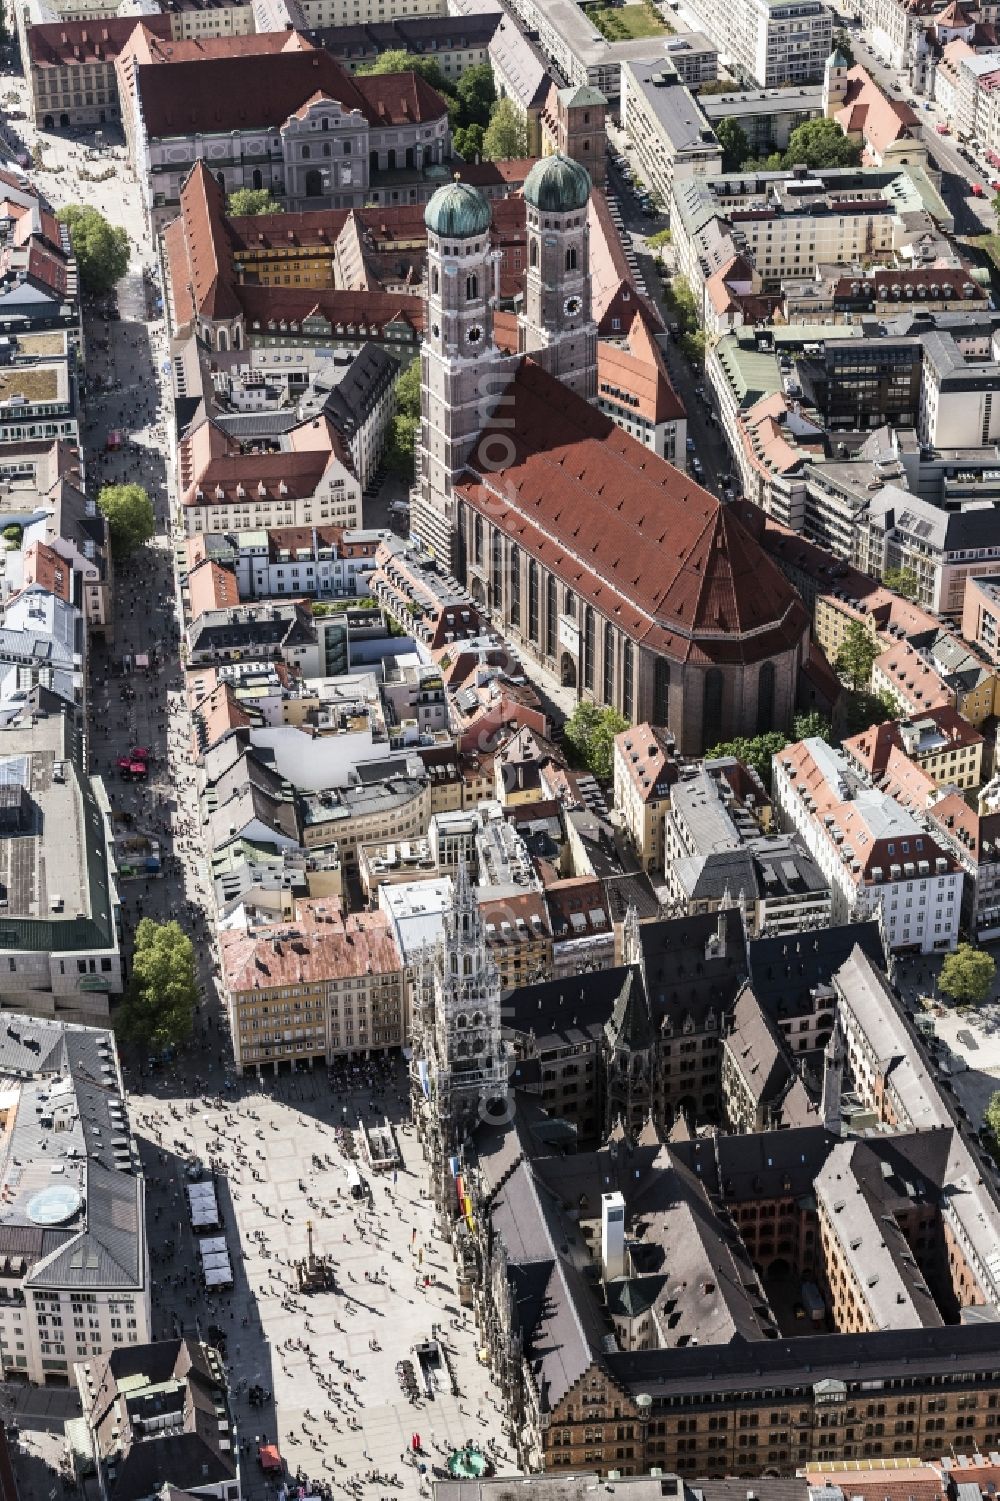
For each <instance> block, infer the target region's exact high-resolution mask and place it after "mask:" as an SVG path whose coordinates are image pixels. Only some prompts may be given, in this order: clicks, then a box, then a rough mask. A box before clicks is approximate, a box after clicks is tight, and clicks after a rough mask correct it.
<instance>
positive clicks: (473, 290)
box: [465, 276, 479, 302]
mask: <svg viewBox="0 0 1000 1501" xmlns="http://www.w3.org/2000/svg"><path fill="white" fill-rule="evenodd" d="M478 296H479V277H478V276H467V277H466V278H465V300H466V302H475V300H476V298H477V297H478Z"/></svg>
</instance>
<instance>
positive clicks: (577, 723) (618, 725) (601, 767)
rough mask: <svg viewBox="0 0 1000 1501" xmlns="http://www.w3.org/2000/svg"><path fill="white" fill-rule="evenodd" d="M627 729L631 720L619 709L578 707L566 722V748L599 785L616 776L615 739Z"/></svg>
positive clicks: (578, 705) (592, 706)
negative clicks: (619, 711)
mask: <svg viewBox="0 0 1000 1501" xmlns="http://www.w3.org/2000/svg"><path fill="white" fill-rule="evenodd" d="M627 729H628V720H627V719H626V718H625V717H624V716H623V715H621V714H619V713H618V710H617V709H599V708H598V707H597V705H596V704H583V703H581V704H577V706H576V708H575V709H574V710H573V713H572V715H571V716H570V718H569V719H568V720H567V721H566V730H565V735H566V744H567V745H568V746H569V748H570V751H571V752H572V754H573V757H574V759H575V760H577V761H579V762H580V763H581V765H583V766H585V767H586V768H587V770H588V771H589V772H592V773H593V775H594V776H595V777H597V779H598V781H600V782H610V780H611V778H612V776H613V774H614V759H615V736H616V735H620V734H621V732H622V730H627Z"/></svg>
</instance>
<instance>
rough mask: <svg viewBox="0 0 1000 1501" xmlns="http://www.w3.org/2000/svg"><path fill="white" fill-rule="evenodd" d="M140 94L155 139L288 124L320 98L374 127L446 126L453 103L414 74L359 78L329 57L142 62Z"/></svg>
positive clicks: (312, 53) (297, 54)
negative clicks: (445, 118)
mask: <svg viewBox="0 0 1000 1501" xmlns="http://www.w3.org/2000/svg"><path fill="white" fill-rule="evenodd" d="M137 88H138V92H139V97H140V99H141V102H142V114H143V120H144V123H145V127H146V132H147V134H148V135H149V136H150V137H158V136H172V135H187V134H190V133H191V132H192V131H202V132H204V133H205V134H214V133H217V132H219V131H225V130H245V129H250V128H252V127H254V126H271V127H276V126H280V125H283V124H284V123H285V121H286V120H288V119H289V118H290V117H291V116H292V115H294V114H295V113H296V111H298V110H299V109H300V108H301V106H302V104H303V103H304V102H305V101H306V100H308V99H310V98H312V96H313V95H315V94H319V93H322V94H325V95H327V96H328V97H329V98H331V99H336V100H337V101H338V102H339V103H340V105H341V106H342V107H343V108H344V109H345V110H354V109H357V110H360V111H361V113H362V114H363V115H364V116H365V118H366V119H367V120H368V121H369V123H370V124H372V125H390V124H410V123H419V122H421V121H429V120H438V119H440V118H441V116H442V115H443V114H444V113H445V103H444V100H443V99H442V98H441V96H440V94H438V93H437V92H436V91H435V90H434V89H432V88H431V87H430V85H429V84H428V83H426V82H425V81H424V80H423V79H422V78H418V77H416V75H414V74H412V73H385V74H381V75H379V76H378V77H372V78H358V79H355V78H352V77H351V76H350V74H348V73H346V72H345V71H344V69H343V68H342V67H341V66H340V64H339V63H338V62H336V61H335V59H334V58H332V57H331V56H330V54H329V53H328V52H322V51H320V50H318V49H311V50H309V51H288V52H279V53H277V54H275V55H274V56H271V57H268V56H262V55H260V54H256V55H251V56H240V57H229V56H227V57H209V58H205V59H203V60H199V61H196V62H172V63H171V64H170V66H169V67H164V66H162V65H161V64H154V63H140V65H139V67H138V69H137Z"/></svg>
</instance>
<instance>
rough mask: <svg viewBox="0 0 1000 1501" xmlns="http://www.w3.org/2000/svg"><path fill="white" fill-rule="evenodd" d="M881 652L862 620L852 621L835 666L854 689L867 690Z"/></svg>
mask: <svg viewBox="0 0 1000 1501" xmlns="http://www.w3.org/2000/svg"><path fill="white" fill-rule="evenodd" d="M879 650H880V648H879V644H878V642H877V641H876V640H875V637H874V636H873V635H872V634H871V632H870V631H868V630H866V629H865V627H864V626H863V625H862V624H861V622H860V620H852V621H851V623H850V625H849V626H848V627H847V631H846V633H845V635H844V639H843V641H842V642H841V645H840V650H839V651H838V653H837V657H836V660H835V662H834V664H833V665H834V667H835V668H836V669H837V671H838V672H839V673H840V675H841V677H845V678H846V679H847V681H848V682H849V683H850V685H851V687H852V688H867V686H868V684H869V683H870V682H871V676H872V667H873V666H874V663H875V658H876V657H877V656H878V655H879Z"/></svg>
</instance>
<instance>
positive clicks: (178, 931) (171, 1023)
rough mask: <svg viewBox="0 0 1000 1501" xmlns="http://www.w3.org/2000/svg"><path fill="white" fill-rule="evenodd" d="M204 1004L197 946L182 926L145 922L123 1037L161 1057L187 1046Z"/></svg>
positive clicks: (124, 1016)
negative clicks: (166, 1051) (200, 996)
mask: <svg viewBox="0 0 1000 1501" xmlns="http://www.w3.org/2000/svg"><path fill="white" fill-rule="evenodd" d="M197 1004H198V971H197V966H196V964H195V956H194V944H193V943H192V942H191V940H190V938H189V937H188V936H187V934H186V933H185V932H184V931H183V930H182V928H181V926H180V924H179V923H176V922H167V923H156V922H153V920H152V918H149V917H144V918H143V919H142V921H141V922H140V923H139V926H138V927H137V928H136V930H135V948H134V950H133V954H132V977H131V979H130V980H129V984H128V989H127V990H126V993H125V999H124V1001H123V1002H122V1006H121V1011H120V1012H119V1025H120V1027H121V1031H122V1035H123V1036H124V1037H125V1038H126V1039H127V1040H128V1041H129V1042H134V1043H135V1044H136V1045H137V1046H140V1047H145V1048H149V1049H151V1050H152V1051H154V1052H160V1051H161V1050H162V1049H163V1048H167V1047H176V1046H177V1045H178V1044H180V1043H183V1042H187V1040H188V1038H189V1037H190V1036H191V1030H192V1027H193V1025H194V1013H195V1007H196V1006H197Z"/></svg>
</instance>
